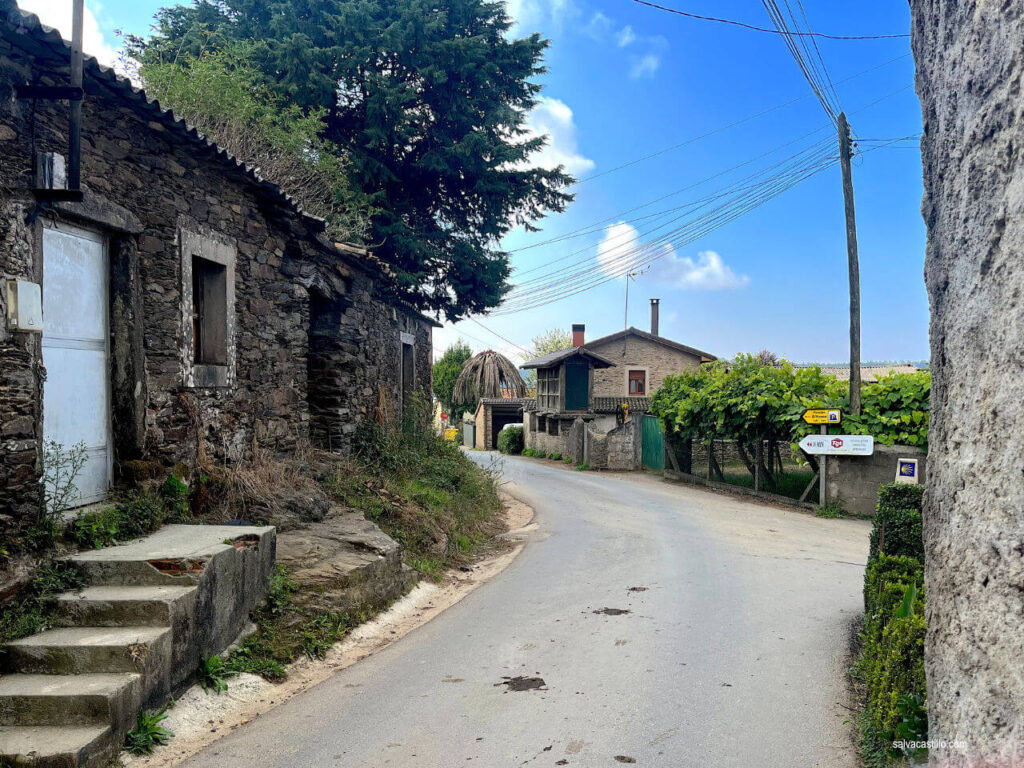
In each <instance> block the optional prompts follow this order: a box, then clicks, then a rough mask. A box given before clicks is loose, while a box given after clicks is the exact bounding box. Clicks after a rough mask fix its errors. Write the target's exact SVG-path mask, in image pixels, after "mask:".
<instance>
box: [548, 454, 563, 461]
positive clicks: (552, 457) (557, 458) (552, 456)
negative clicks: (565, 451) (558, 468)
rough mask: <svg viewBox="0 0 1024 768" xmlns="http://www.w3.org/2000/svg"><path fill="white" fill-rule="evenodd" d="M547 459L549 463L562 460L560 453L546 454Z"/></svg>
mask: <svg viewBox="0 0 1024 768" xmlns="http://www.w3.org/2000/svg"><path fill="white" fill-rule="evenodd" d="M548 459H550V460H551V461H561V460H562V454H560V453H549V454H548Z"/></svg>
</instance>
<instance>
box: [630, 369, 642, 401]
mask: <svg viewBox="0 0 1024 768" xmlns="http://www.w3.org/2000/svg"><path fill="white" fill-rule="evenodd" d="M628 382H629V389H628V390H627V391H628V392H629V395H630V397H646V395H647V371H637V370H633V371H630V372H629V378H628Z"/></svg>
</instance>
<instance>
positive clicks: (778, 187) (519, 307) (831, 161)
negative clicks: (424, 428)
mask: <svg viewBox="0 0 1024 768" xmlns="http://www.w3.org/2000/svg"><path fill="white" fill-rule="evenodd" d="M908 138H915V137H901V138H896V139H891V140H889V141H887V142H885V143H881V144H878V145H877V146H873V147H870V148H868V149H865V150H864V151H862V152H861V153H860V154H861V155H865V154H869V153H871V152H874V151H877V150H879V149H886V148H899V147H897V146H896V145H897V144H898V142H901V141H906V140H907V139H908ZM837 162H838V157H836V156H834V155H828V156H826V157H825V158H823V159H822V160H821V161H820V162H818V163H816V164H815V163H811V164H807V165H806V166H805V167H804V168H802V169H799V168H795V169H793V171H794V172H793V173H791V174H788V175H787V177H780V178H776V179H774V183H773V184H772V185H770V186H768V187H766V188H765V189H763V190H761V192H762V194H760V195H757V196H754V197H752V198H751V199H749V200H747V201H746V203H745V205H743V206H741V207H739V208H733V209H731V210H729V209H726V208H725V207H724V206H723V207H720V209H719V210H718V211H717V212H716V215H715V216H713V217H711V218H709V219H708V220H707V221H705V222H703V225H704V226H702V227H700V228H697V229H695V230H691V231H689V232H688V233H687V234H686V235H685V237H683V238H679V237H677V238H674V239H673V240H671V241H670V242H666V241H665V240H661V241H657V242H653V243H648V244H646V245H643V246H639V247H638V248H635V249H632V250H633V252H634V253H635V254H640V255H644V254H646V255H645V256H644V257H643V258H633V259H632V260H631V261H630V262H629V263H628V264H626V265H624V266H621V267H619V268H617V269H615V270H614V271H613V272H612V273H611V274H606V275H604V276H601V277H595V278H593V279H591V280H589V281H576V282H575V283H570V284H568V285H560V286H558V287H557V288H556V289H555V293H554V294H552V293H551V292H550V291H548V292H547V293H545V294H538V295H537V296H535V297H533V299H532V300H531V301H528V302H526V303H520V304H513V305H511V306H508V307H506V305H504V304H503V305H502V306H501V307H500V308H499V311H497V312H493V313H491V314H493V315H505V314H515V313H518V312H523V311H526V310H529V309H536V308H537V307H540V306H544V305H546V304H551V303H555V302H558V301H562V300H564V299H567V298H569V297H570V296H574V295H576V294H579V293H583V292H585V291H589V290H591V289H592V288H595V287H597V286H599V285H601V284H604V283H607V282H609V281H611V280H615V279H617V278H618V277H621V276H622V275H623V274H626V273H628V272H629V271H630V270H632V269H635V268H636V267H637V266H638V265H643V264H649V263H652V262H654V261H657V260H658V259H659V258H662V257H663V256H665V255H667V254H668V253H671V252H674V250H675V249H677V248H678V247H679V246H681V245H685V244H687V243H688V242H692V241H693V240H694V239H697V238H699V237H703V236H704V235H705V234H707V233H708V232H710V231H713V230H714V229H717V228H719V227H721V226H724V225H725V224H727V223H729V222H730V221H733V220H735V219H736V218H739V216H742V215H743V214H744V213H746V212H749V211H750V210H753V209H754V208H756V207H758V206H759V205H761V204H763V203H764V202H767V200H770V199H773V198H774V197H777V196H778V195H780V194H782V193H783V192H785V191H787V190H788V189H792V188H793V187H794V186H796V185H797V184H799V183H801V182H802V181H805V180H806V179H808V178H810V177H811V176H814V175H817V174H818V173H821V172H822V171H824V170H826V169H828V168H830V167H832V166H834V165H835V164H836V163H837ZM666 246H670V247H671V250H670V249H669V248H668V247H666ZM652 251H653V253H652ZM658 251H660V253H658Z"/></svg>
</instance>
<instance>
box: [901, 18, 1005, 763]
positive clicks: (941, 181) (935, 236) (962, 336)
mask: <svg viewBox="0 0 1024 768" xmlns="http://www.w3.org/2000/svg"><path fill="white" fill-rule="evenodd" d="M910 8H911V12H912V17H913V39H912V43H913V49H914V57H915V60H916V64H917V92H918V94H919V95H920V98H921V103H922V112H923V116H924V135H923V138H922V141H921V149H922V160H923V167H924V188H925V196H924V202H923V205H922V213H923V216H924V221H925V223H926V225H927V227H928V248H927V257H926V261H925V281H926V283H927V286H928V295H929V299H930V303H931V362H932V391H931V429H930V435H929V454H928V459H929V467H928V469H929V480H928V483H929V484H928V490H927V493H926V495H925V514H924V537H925V556H926V568H925V582H926V590H927V595H928V601H927V618H928V638H927V642H926V646H925V651H926V658H925V666H926V671H927V677H928V721H929V728H930V733H929V738H930V739H940V740H945V741H949V742H950V743H954V744H955V743H956V742H962V744H955V745H954V746H948V747H946V748H943V749H933V750H932V751H931V753H930V764H931V765H933V766H943V767H944V768H945V767H946V766H948V767H950V768H952V767H953V766H957V767H959V766H964V767H965V768H966V766H982V765H985V766H996V765H999V766H1004V765H1005V766H1009V765H1020V764H1022V763H1024V676H1022V675H1021V658H1022V656H1024V613H1022V611H1021V594H1022V589H1024V557H1022V556H1021V554H1022V552H1024V515H1022V514H1021V511H1022V510H1024V408H1022V403H1024V356H1022V350H1024V262H1022V260H1021V253H1022V252H1024V194H1022V191H1021V190H1022V179H1024V154H1022V148H1024V114H1022V112H1021V93H1020V91H1021V81H1022V79H1024V4H1022V3H1020V2H1001V3H992V2H989V3H984V2H978V0H962V1H960V2H953V0H911V2H910Z"/></svg>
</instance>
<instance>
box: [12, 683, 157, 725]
mask: <svg viewBox="0 0 1024 768" xmlns="http://www.w3.org/2000/svg"><path fill="white" fill-rule="evenodd" d="M141 697H142V676H141V675H138V674H133V673H130V672H108V673H92V674H85V675H34V674H17V675H6V676H5V677H2V678H0V726H44V725H49V724H52V723H55V722H58V723H67V724H68V725H92V724H96V723H109V722H121V721H123V720H125V719H126V718H127V719H128V720H131V719H132V718H133V717H134V715H135V711H136V710H137V709H138V707H139V706H140V705H141V703H142V701H141Z"/></svg>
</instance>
